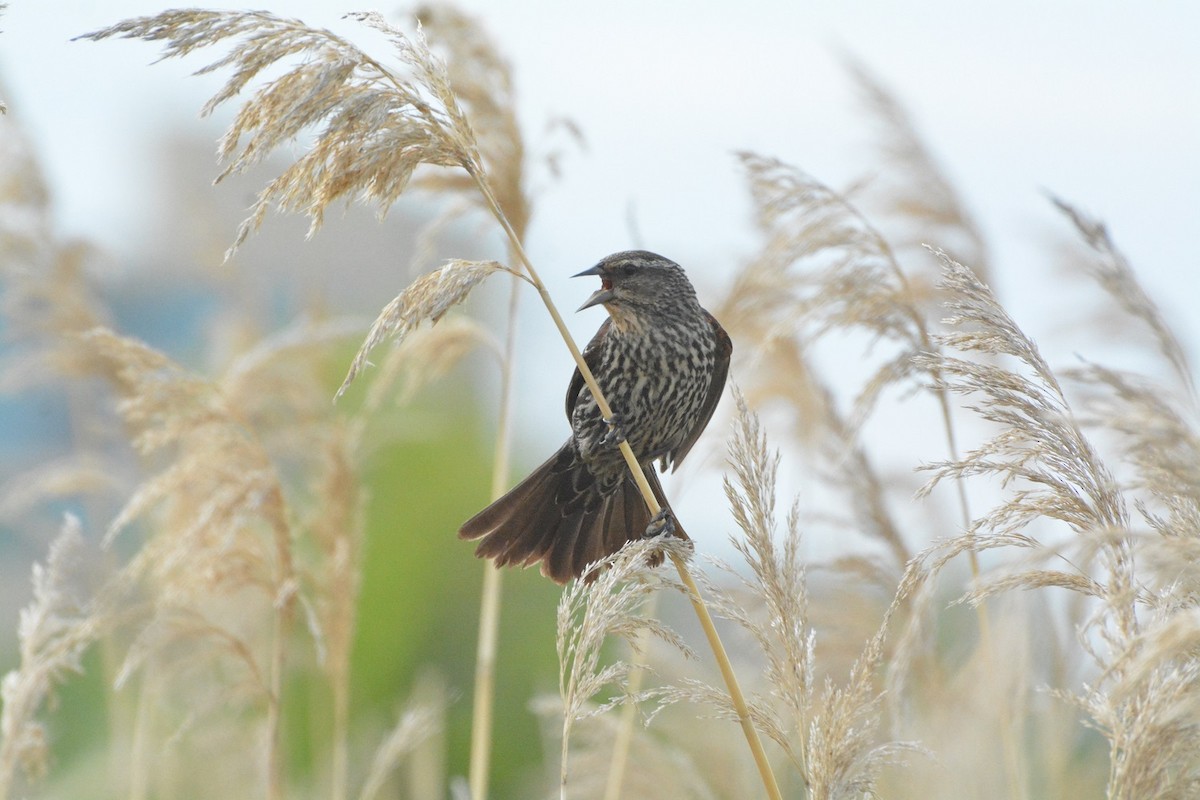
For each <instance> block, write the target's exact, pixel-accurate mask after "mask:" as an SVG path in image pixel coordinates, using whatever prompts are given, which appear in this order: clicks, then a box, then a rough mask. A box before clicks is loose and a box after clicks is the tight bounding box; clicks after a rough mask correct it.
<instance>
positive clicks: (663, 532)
mask: <svg viewBox="0 0 1200 800" xmlns="http://www.w3.org/2000/svg"><path fill="white" fill-rule="evenodd" d="M673 533H675V517H674V516H673V515H672V514H671V512H670V511H668V510H667V509H665V508H664V509H663V510H662V511H659V512H658V513H657V514H655V515H654V518H653V519H651V520H650V524H649V525H647V526H646V538H647V539H653V538H654V537H655V536H670V535H672V534H673Z"/></svg>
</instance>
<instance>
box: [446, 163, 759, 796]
mask: <svg viewBox="0 0 1200 800" xmlns="http://www.w3.org/2000/svg"><path fill="white" fill-rule="evenodd" d="M468 171H469V172H470V173H471V177H472V178H473V179H474V180H475V183H476V184H477V185H478V186H479V189H480V191H481V192H482V194H483V196H484V199H485V200H486V201H487V204H488V208H489V209H490V210H491V212H492V215H493V216H494V217H495V218H496V220H497V221H498V222H499V223H500V225H501V227H503V228H504V232H505V234H506V235H507V236H508V239H509V243H510V245H511V248H512V252H513V254H514V255H516V257H517V260H519V261H520V262H521V265H522V266H523V267H524V269H525V272H526V274H528V275H529V280H530V282H531V283H532V284H533V286H534V288H535V289H537V293H538V295H539V296H540V297H541V298H542V302H543V303H544V304H545V306H546V310H547V311H549V312H550V318H551V319H553V320H554V325H555V327H557V328H558V332H559V334H560V335H561V336H562V338H563V342H564V343H565V344H566V345H567V349H568V350H570V351H571V357H572V358H574V359H575V365H576V366H577V367H578V368H579V374H580V375H582V376H583V380H584V383H585V384H587V387H588V390H589V391H590V392H591V393H592V399H594V400H595V401H596V407H597V408H598V409H599V410H600V413H601V415H603V417H604V418H605V419H611V418H612V407H611V406H609V404H608V400H606V399H605V397H604V393H603V392H602V391H601V390H600V386H599V384H597V383H596V378H595V376H594V375H592V370H591V369H590V368H589V367H588V365H587V362H586V361H584V358H583V354H582V353H581V352H580V351H579V347H578V345H576V344H575V339H574V338H573V337H572V336H571V332H570V331H569V330H567V325H566V323H565V322H563V318H562V315H561V314H559V313H558V308H557V307H556V306H555V305H554V301H553V300H552V299H551V298H550V293H549V292H548V291H547V290H546V286H545V284H543V283H542V279H541V277H539V276H538V274H537V271H536V270H535V269H534V268H533V264H531V263H530V261H529V257H528V255H526V253H525V249H524V248H523V247H522V246H521V242H520V239H519V237H518V236H517V234H516V231H514V230H513V228H512V225H511V224H510V223H509V221H508V219H507V218H506V217H505V216H504V211H503V210H502V209H501V208H500V205H499V203H497V202H496V198H495V195H493V194H492V190H491V188H490V187H489V186H488V183H487V180H486V179H485V178H484V176H483V175H482V174H481V173H479V172H477V171H474V170H468ZM621 455H623V456H624V457H625V463H626V465H627V466H628V467H629V472H630V474H632V475H633V479H634V482H635V483H636V484H637V487H638V489H639V490H640V491H641V493H642V499H644V500H645V501H646V507H647V508H649V509H650V513H651V514H658V513H659V512H660V511H661V510H662V507H661V506H660V505H659V504H658V500H657V498H655V496H654V491H653V490H652V489H651V488H650V483H649V482H648V481H647V480H646V473H645V472H643V471H642V465H641V464H640V463H639V462H638V460H637V456H635V455H634V453H633V449H632V448H630V446H629V443H628V442H625V441H622V442H621ZM671 560H672V561H673V562H674V564H675V569H676V570H678V572H679V578H680V580H681V581H682V582H683V585H684V586H685V587H686V588H687V590H688V598H689V599H690V600H691V602H692V608H693V609H694V610H695V612H696V616H697V617H698V618H699V620H700V626H701V627H702V628H703V629H704V635H705V638H706V639H708V644H709V647H710V648H712V652H713V656H714V657H715V658H716V660H717V666H718V667H719V668H720V670H721V677H722V678H724V679H725V686H726V688H727V689H728V691H729V697H730V700H731V701H732V702H733V706H734V709H735V711H736V712H737V715H738V721H739V722H740V723H741V726H742V732H743V733H744V734H745V736H746V742H747V744H748V745H749V746H750V752H751V754H752V755H753V756H754V763H755V765H756V766H757V767H758V771H759V775H760V776H761V777H762V781H763V786H764V787H765V788H766V790H767V796H768V797H770V798H771V800H782V797H783V796H782V795H781V794H780V792H779V785H778V783H777V782H776V781H775V774H774V773H773V772H772V771H771V764H770V762H769V761H768V760H767V757H766V753H765V752H764V750H763V746H762V741H761V740H760V739H759V736H758V731H757V730H756V729H755V727H754V723H753V721H752V720H751V718H750V709H749V706H747V705H746V699H745V697H744V696H743V695H742V690H741V687H740V686H739V685H738V681H737V675H736V674H735V673H734V671H733V665H732V664H731V663H730V661H729V656H728V655H727V654H726V652H725V646H724V645H723V644H721V637H720V635H719V634H718V633H717V629H716V626H715V625H714V624H713V620H712V615H711V614H709V612H708V606H707V605H705V603H704V599H703V598H702V597H701V596H700V590H699V588H698V587H697V586H696V582H695V580H693V579H692V575H691V572H690V571H689V570H688V568H687V564H685V563H684V561H683V559H681V558H679V557H677V556H674V555H672V556H671Z"/></svg>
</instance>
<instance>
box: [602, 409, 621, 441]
mask: <svg viewBox="0 0 1200 800" xmlns="http://www.w3.org/2000/svg"><path fill="white" fill-rule="evenodd" d="M604 424H605V425H607V426H608V432H607V433H605V434H604V437H603V438H602V439H601V440H600V444H602V445H604V446H605V447H620V446H621V442H623V441H625V417H624V416H622V415H621V414H618V413H617V412H615V411H614V412H613V413H612V416H611V417H609V418H608V419H606V420H604Z"/></svg>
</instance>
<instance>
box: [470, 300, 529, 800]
mask: <svg viewBox="0 0 1200 800" xmlns="http://www.w3.org/2000/svg"><path fill="white" fill-rule="evenodd" d="M511 284H512V285H511V287H510V291H509V300H508V324H507V327H506V332H505V337H504V353H503V355H502V357H501V361H500V407H499V411H498V414H499V423H498V425H497V428H496V445H495V452H494V453H493V455H492V492H491V496H492V499H493V500H495V499H496V498H498V497H500V496H501V495H502V494H504V492H505V490H506V489H507V488H508V481H509V462H510V460H511V459H510V451H511V449H512V416H513V403H512V398H513V381H512V376H513V370H514V369H515V361H516V354H517V353H516V328H517V310H518V309H519V307H520V298H521V284H520V282H519V281H518V280H516V279H515V278H514V279H513V280H512V281H511ZM503 585H504V581H503V574H502V573H501V571H500V570H499V569H498V568H497V567H496V565H495V564H493V563H492V562H491V561H490V560H487V561H485V562H484V566H483V587H482V598H481V600H480V604H479V636H478V642H477V644H476V655H475V694H474V698H473V700H472V705H471V757H470V759H471V760H470V767H469V773H468V781H469V784H470V789H471V798H472V800H485V798H486V797H487V795H488V774H489V765H490V763H491V752H492V733H493V728H494V725H493V713H492V712H493V709H494V707H495V697H496V652H497V649H498V643H499V637H500V606H501V589H502V587H503Z"/></svg>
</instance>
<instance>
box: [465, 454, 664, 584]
mask: <svg viewBox="0 0 1200 800" xmlns="http://www.w3.org/2000/svg"><path fill="white" fill-rule="evenodd" d="M646 478H647V480H648V481H649V482H650V487H651V489H653V490H654V495H655V496H656V497H657V498H658V502H659V505H661V506H662V507H663V508H669V506H668V505H667V501H666V497H665V495H664V494H663V490H662V485H661V484H660V483H659V481H658V475H657V474H656V473H655V472H654V469H653V467H647V469H646ZM650 521H651V515H650V510H649V509H648V508H646V503H645V501H644V500H643V499H642V495H641V492H639V491H638V488H637V484H636V483H634V480H633V477H632V476H631V475H626V476H625V478H624V480H622V481H621V485H620V486H619V487H618V488H617V489H616V491H614V492H612V493H611V494H608V495H607V496H605V495H601V494H600V491H599V488H598V487H597V485H596V482H595V479H594V478H593V477H592V474H591V472H590V471H588V469H587V467H586V466H585V465H584V464H583V463H582V462H581V461H580V460H579V459H578V457H577V455H576V454H575V451H574V448H573V447H572V446H571V443H570V442H568V443H567V444H566V445H564V446H563V447H562V449H560V450H559V451H558V452H557V453H555V454H554V455H553V456H551V457H550V458H549V460H547V461H546V463H544V464H542V465H541V466H540V467H538V468H537V469H535V470H534V471H533V472H532V473H531V474H530V475H529V477H527V478H526V479H525V480H523V481H521V482H520V483H519V484H517V485H516V486H515V487H513V489H512V490H511V491H510V492H509V493H508V494H506V495H504V496H503V497H501V498H500V499H498V500H496V501H495V502H494V503H492V504H491V505H490V506H488V507H487V508H485V509H483V510H482V511H480V512H479V513H478V514H476V515H475V516H474V517H471V519H469V520H467V521H466V522H465V523H463V525H462V527H461V528H459V530H458V535H459V538H461V539H481V540H482V541H480V542H479V546H478V547H476V548H475V555H477V556H479V557H481V558H491V559H493V560H494V561H495V562H496V566H498V567H499V566H504V565H506V564H516V565H520V566H531V565H533V564H536V563H537V562H539V561H540V562H542V574H543V575H545V576H547V577H548V578H551V579H552V580H555V581H557V582H558V583H566V582H567V581H568V580H570V579H571V578H578V577H579V576H580V575H581V574H583V570H584V568H585V567H586V566H587V565H588V564H590V563H592V562H594V561H599V560H600V559H602V558H604V557H605V556H608V555H611V554H612V553H615V552H617V551H618V550H620V549H621V547H623V546H624V545H625V543H626V542H628V541H631V540H634V539H640V538H642V537H643V536H645V534H646V527H647V526H648V525H649V524H650ZM675 535H677V536H681V537H683V538H685V539H686V538H687V534H686V533H684V532H683V529H682V528H681V527H680V526H679V524H678V521H676V526H675ZM657 558H658V562H661V559H662V557H661V555H660V556H658V557H657ZM655 563H657V562H655ZM594 575H595V573H593V577H594Z"/></svg>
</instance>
